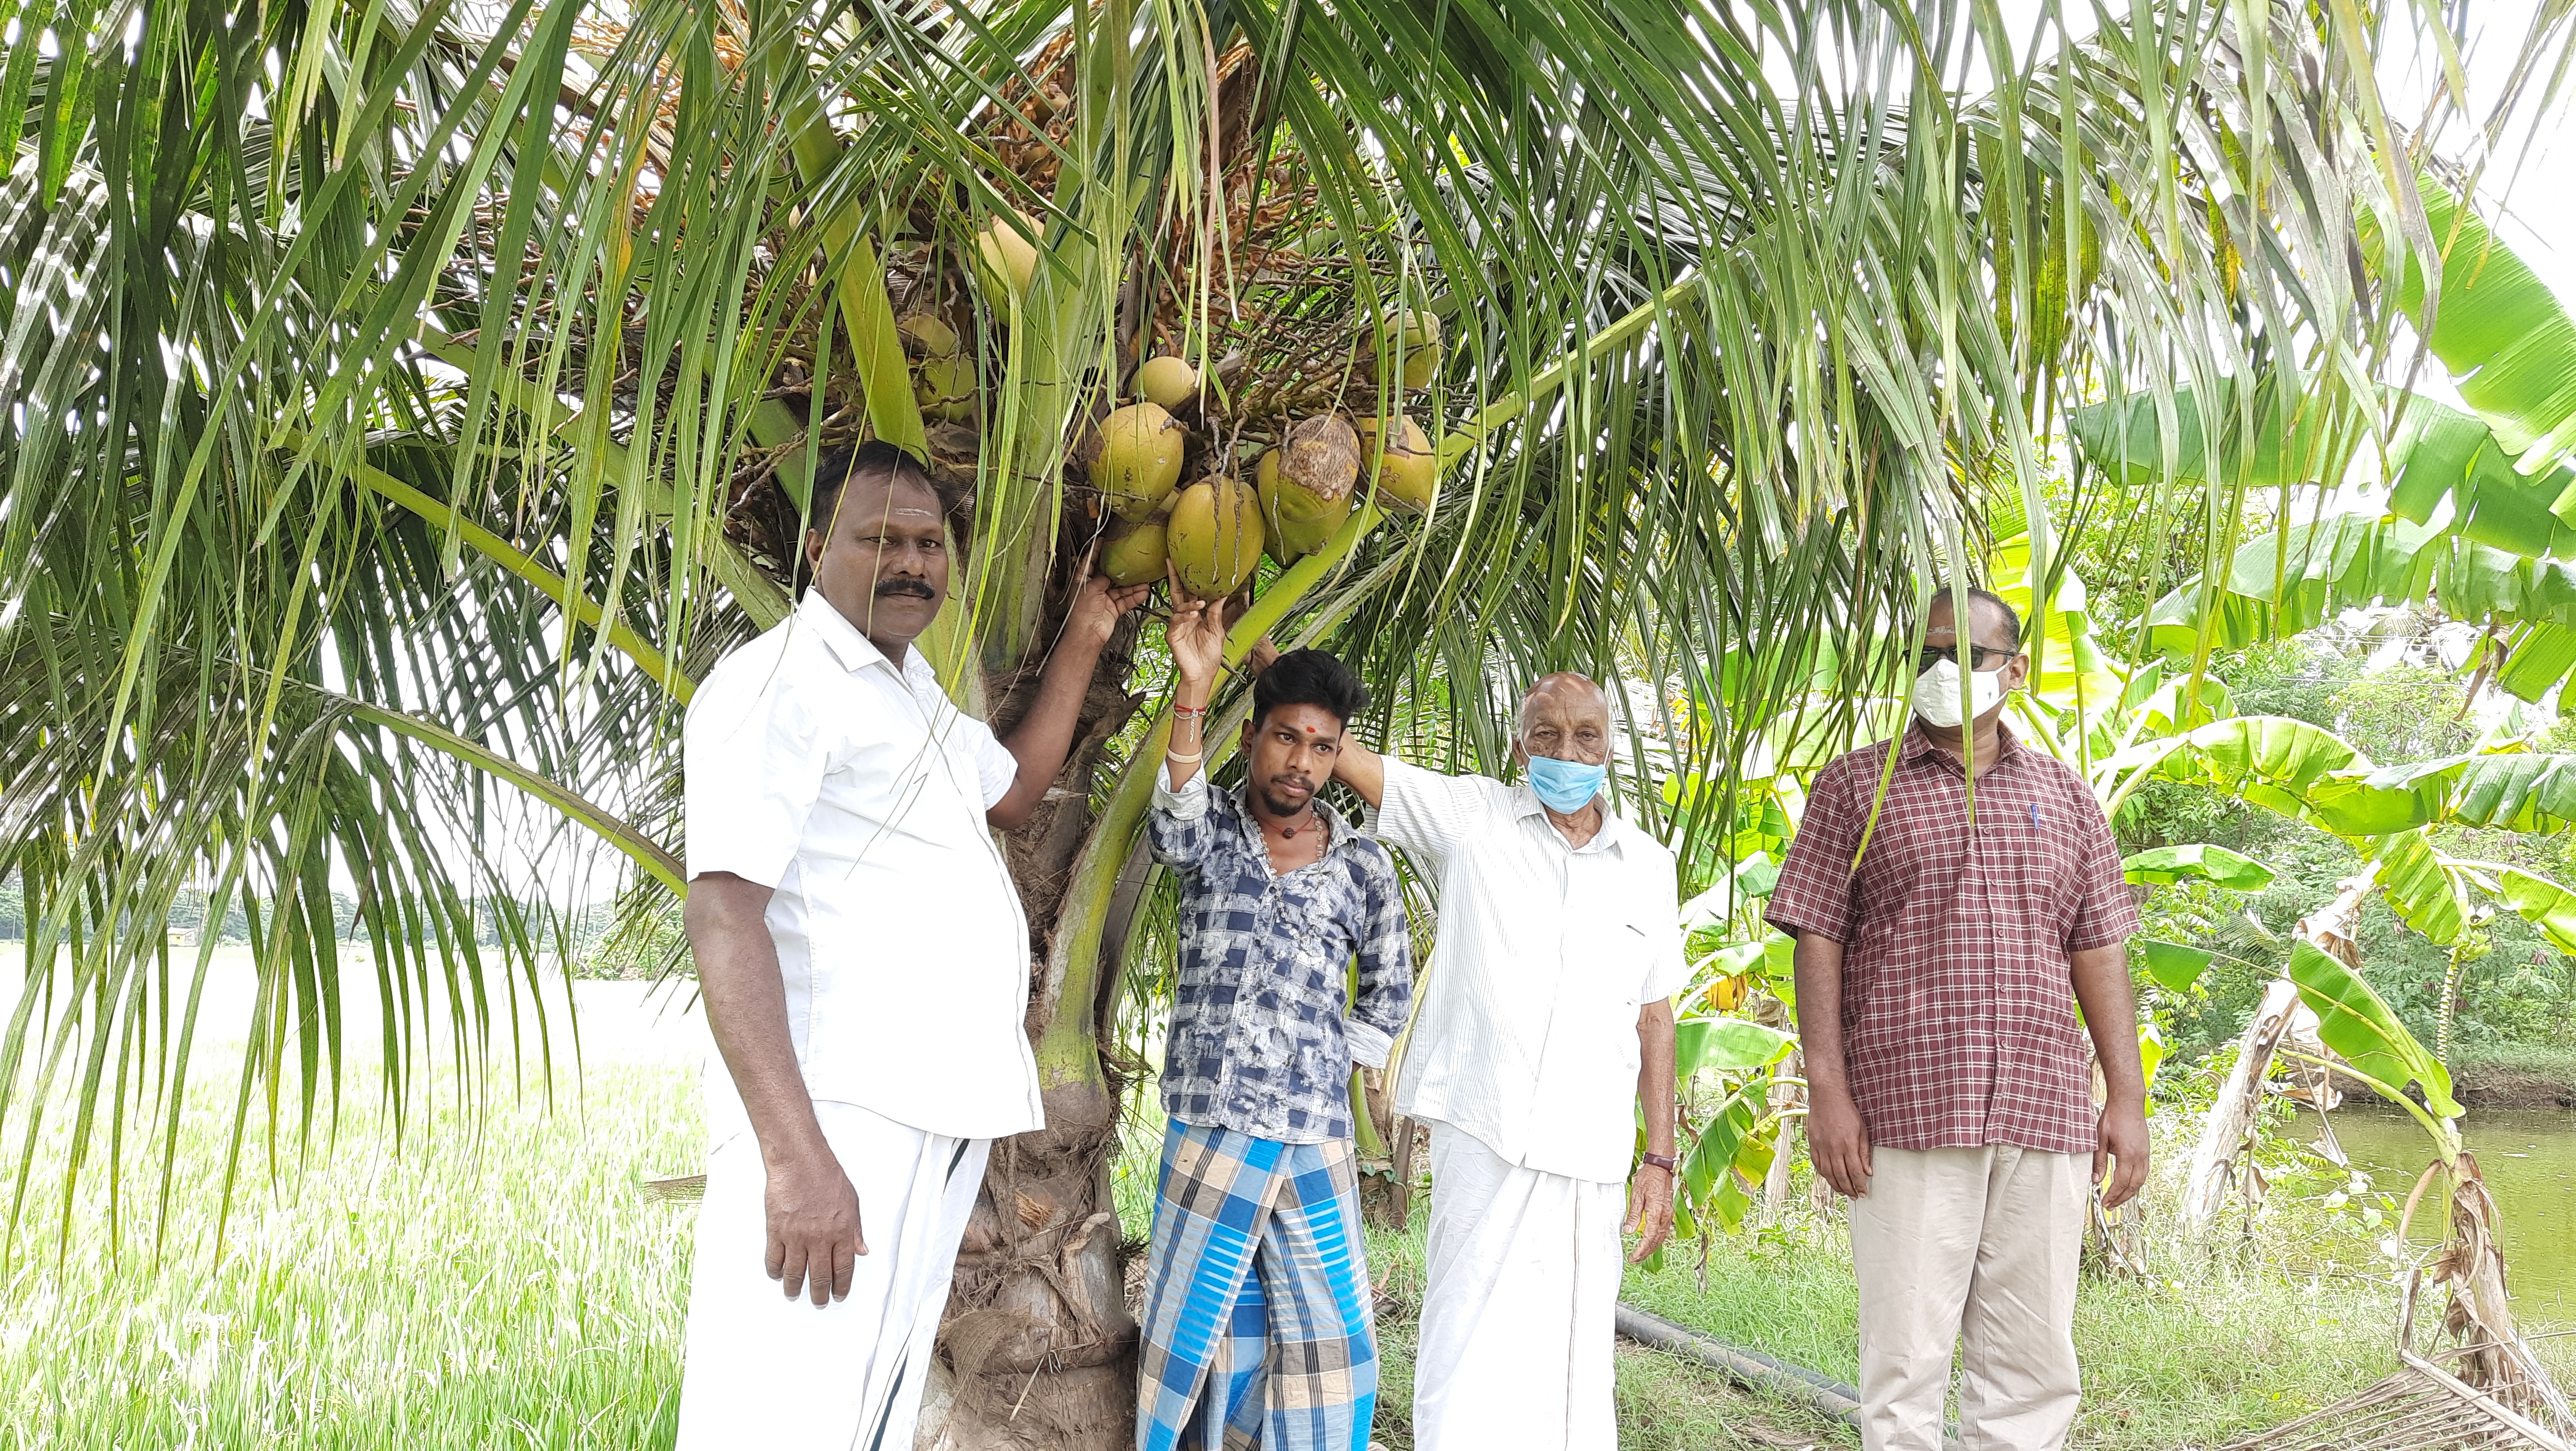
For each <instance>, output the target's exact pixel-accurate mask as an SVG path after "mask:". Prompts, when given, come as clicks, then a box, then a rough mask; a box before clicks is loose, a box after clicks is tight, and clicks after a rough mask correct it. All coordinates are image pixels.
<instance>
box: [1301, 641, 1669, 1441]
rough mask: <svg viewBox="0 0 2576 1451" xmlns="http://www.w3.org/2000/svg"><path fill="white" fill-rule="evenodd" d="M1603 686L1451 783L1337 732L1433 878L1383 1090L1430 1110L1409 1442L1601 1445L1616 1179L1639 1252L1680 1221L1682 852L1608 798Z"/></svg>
mask: <svg viewBox="0 0 2576 1451" xmlns="http://www.w3.org/2000/svg"><path fill="white" fill-rule="evenodd" d="M1610 731H1611V726H1610V702H1609V699H1608V697H1607V696H1605V695H1604V694H1603V693H1602V690H1601V687H1600V686H1598V685H1596V684H1594V683H1593V682H1592V681H1591V680H1588V679H1586V678H1585V677H1583V676H1581V675H1574V674H1559V675H1550V676H1546V677H1544V678H1542V679H1541V680H1539V681H1538V683H1537V684H1535V685H1533V686H1531V687H1530V690H1529V693H1528V694H1527V695H1526V696H1525V697H1523V699H1522V701H1521V706H1520V721H1519V729H1518V730H1517V731H1516V732H1515V734H1514V737H1513V743H1512V759H1513V761H1514V762H1515V763H1516V764H1518V765H1519V766H1521V767H1522V770H1523V773H1524V778H1525V779H1523V780H1522V782H1521V783H1520V784H1518V785H1513V786H1506V785H1504V784H1503V783H1502V782H1500V781H1496V780H1493V779H1490V778H1488V777H1483V776H1446V775H1441V774H1439V773H1437V772H1433V771H1428V770H1424V769H1422V768H1421V767H1419V766H1413V765H1408V764H1406V763H1405V762H1402V761H1398V760H1395V759H1392V758H1390V757H1386V756H1381V755H1378V754H1376V753H1374V752H1372V751H1369V750H1368V749H1366V748H1365V747H1363V746H1361V745H1360V744H1359V743H1358V742H1356V741H1345V742H1344V744H1343V746H1342V749H1341V752H1340V754H1339V756H1338V757H1337V759H1336V761H1335V774H1336V775H1337V777H1338V778H1339V779H1340V780H1342V781H1343V782H1345V783H1347V784H1348V785H1349V786H1350V787H1351V788H1352V789H1353V790H1355V791H1357V792H1358V793H1359V795H1360V797H1361V799H1363V800H1365V801H1367V802H1368V803H1369V805H1371V806H1373V807H1375V808H1377V831H1378V835H1379V837H1380V839H1381V840H1384V841H1386V842H1388V843H1390V844H1392V845H1395V846H1399V847H1402V848H1403V849H1404V850H1405V852H1406V853H1407V854H1408V855H1410V856H1411V858H1412V859H1413V861H1414V863H1415V864H1416V865H1417V866H1418V867H1419V868H1420V869H1421V870H1422V873H1423V875H1424V876H1426V877H1428V878H1429V879H1430V880H1431V881H1432V882H1434V883H1435V884H1436V886H1437V888H1438V893H1439V910H1440V932H1439V939H1438V943H1437V945H1436V946H1435V947H1434V949H1433V951H1432V958H1431V965H1430V968H1429V970H1428V972H1427V973H1426V975H1425V987H1424V989H1423V1001H1422V1011H1421V1013H1420V1015H1419V1016H1418V1018H1417V1019H1416V1021H1415V1023H1414V1028H1413V1037H1412V1041H1411V1046H1410V1047H1409V1048H1408V1049H1407V1050H1406V1056H1405V1061H1404V1066H1403V1070H1402V1073H1401V1076H1400V1080H1399V1083H1398V1086H1397V1090H1396V1107H1397V1109H1398V1110H1399V1111H1400V1112H1403V1113H1406V1114H1409V1115H1411V1116H1412V1117H1414V1118H1415V1119H1418V1120H1420V1121H1422V1122H1424V1123H1426V1124H1429V1125H1430V1126H1431V1234H1430V1245H1429V1261H1430V1263H1429V1266H1428V1271H1429V1273H1428V1276H1427V1283H1426V1284H1425V1286H1424V1288H1423V1295H1422V1326H1421V1340H1420V1343H1419V1346H1418V1348H1417V1350H1416V1353H1415V1360H1414V1382H1413V1384H1414V1391H1413V1437H1414V1445H1415V1446H1417V1447H1419V1448H1421V1451H1488V1448H1492V1447H1497V1446H1509V1447H1512V1448H1514V1451H1611V1448H1613V1447H1614V1446H1615V1445H1616V1444H1617V1435H1618V1433H1617V1427H1616V1423H1615V1420H1614V1416H1613V1410H1612V1404H1611V1384H1612V1367H1611V1345H1612V1338H1613V1333H1614V1332H1613V1324H1612V1322H1613V1316H1614V1314H1615V1312H1616V1309H1617V1304H1618V1296H1619V1278H1620V1270H1621V1266H1620V1255H1619V1244H1620V1241H1619V1236H1620V1232H1621V1219H1622V1216H1621V1213H1620V1209H1621V1198H1622V1193H1621V1185H1622V1182H1623V1181H1629V1180H1630V1178H1631V1176H1630V1153H1631V1150H1632V1148H1633V1147H1634V1144H1635V1138H1636V1121H1637V1109H1638V1105H1639V1104H1640V1103H1641V1102H1642V1103H1643V1105H1644V1108H1645V1125H1646V1149H1647V1152H1646V1155H1645V1162H1644V1163H1643V1164H1642V1165H1640V1166H1638V1168H1637V1169H1636V1172H1635V1175H1634V1179H1633V1182H1632V1183H1630V1184H1629V1187H1628V1190H1627V1193H1626V1206H1627V1214H1626V1216H1625V1218H1626V1227H1627V1228H1629V1229H1631V1230H1634V1231H1635V1232H1636V1233H1638V1234H1639V1236H1640V1239H1639V1242H1638V1244H1637V1247H1636V1251H1635V1253H1634V1254H1633V1255H1632V1256H1630V1258H1631V1260H1642V1259H1644V1258H1646V1257H1647V1256H1648V1255H1651V1254H1653V1253H1654V1252H1655V1251H1656V1250H1657V1249H1658V1248H1660V1247H1661V1246H1662V1244H1663V1242H1664V1239H1665V1236H1667V1235H1668V1234H1669V1233H1671V1230H1672V1214H1673V1184H1672V1174H1673V1170H1674V1167H1675V1166H1674V1162H1673V1111H1674V1082H1673V1010H1672V1002H1671V997H1672V995H1673V994H1674V993H1676V992H1679V991H1680V990H1681V989H1682V988H1683V987H1684V986H1685V985H1687V984H1688V982H1689V980H1690V970H1689V968H1688V967H1687V966H1686V965H1685V963H1684V961H1683V956H1682V940H1681V926H1680V907H1679V901H1678V891H1679V879H1678V876H1677V874H1676V872H1675V869H1674V861H1673V854H1672V853H1671V852H1670V851H1668V850H1666V849H1665V848H1664V846H1663V844H1662V843H1660V842H1658V841H1656V840H1655V839H1654V838H1652V837H1650V836H1648V835H1647V834H1646V833H1645V832H1643V831H1641V830H1639V829H1638V828H1637V827H1635V826H1634V825H1632V824H1630V823H1629V822H1626V821H1623V820H1621V819H1620V818H1619V816H1618V815H1617V814H1615V813H1614V812H1612V811H1611V810H1610V800H1609V793H1608V790H1607V785H1608V774H1609V762H1610V745H1611V734H1610Z"/></svg>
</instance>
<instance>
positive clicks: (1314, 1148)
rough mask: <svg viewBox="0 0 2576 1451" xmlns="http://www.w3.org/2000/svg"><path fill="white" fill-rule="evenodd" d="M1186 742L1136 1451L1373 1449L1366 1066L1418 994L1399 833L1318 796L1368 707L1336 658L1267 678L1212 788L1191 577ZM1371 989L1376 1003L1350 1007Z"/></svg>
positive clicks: (1281, 665)
mask: <svg viewBox="0 0 2576 1451" xmlns="http://www.w3.org/2000/svg"><path fill="white" fill-rule="evenodd" d="M1172 598H1173V609H1172V618H1171V624H1170V627H1169V639H1170V642H1171V649H1172V663H1173V665H1174V667H1175V672H1176V673H1177V675H1178V676H1179V679H1178V681H1177V683H1176V685H1175V687H1174V691H1173V700H1174V707H1175V709H1174V721H1173V726H1172V738H1171V747H1170V753H1169V755H1168V757H1167V759H1166V761H1165V763H1164V769H1163V771H1161V772H1160V773H1158V774H1157V776H1156V779H1155V789H1154V807H1153V814H1152V816H1151V817H1150V819H1149V821H1148V824H1147V829H1148V832H1149V834H1150V838H1151V841H1152V844H1153V850H1154V856H1155V859H1156V860H1158V861H1160V862H1162V863H1163V865H1165V866H1166V867H1169V868H1171V869H1172V871H1173V872H1174V874H1176V875H1177V876H1178V877H1179V878H1180V883H1181V963H1180V985H1179V990H1178V992H1177V993H1176V994H1175V998H1174V1003H1173V1008H1172V1037H1171V1045H1170V1048H1169V1049H1168V1050H1167V1052H1166V1053H1165V1055H1164V1064H1163V1108H1164V1110H1165V1112H1167V1113H1168V1114H1169V1115H1170V1116H1171V1123H1170V1126H1169V1128H1168V1129H1167V1130H1166V1131H1165V1134H1164V1138H1163V1163H1162V1177H1161V1182H1160V1184H1159V1185H1158V1187H1157V1191H1156V1198H1155V1205H1154V1230H1153V1248H1152V1251H1151V1256H1150V1259H1149V1261H1148V1267H1147V1276H1146V1281H1145V1314H1144V1325H1143V1341H1144V1344H1143V1365H1142V1368H1141V1369H1142V1374H1141V1375H1140V1376H1139V1379H1138V1386H1137V1408H1136V1445H1137V1447H1138V1451H1175V1448H1191V1447H1195V1448H1205V1451H1232V1448H1241V1447H1247V1446H1259V1447H1262V1448H1264V1451H1327V1448H1329V1451H1366V1448H1367V1446H1368V1444H1369V1442H1368V1433H1369V1422H1370V1419H1371V1417H1372V1415H1373V1414H1374V1412H1375V1409H1376V1404H1377V1369H1378V1368H1377V1348H1376V1345H1375V1342H1374V1340H1373V1338H1372V1335H1371V1327H1370V1303H1369V1302H1370V1287H1369V1279H1368V1267H1367V1264H1366V1261H1365V1256H1364V1250H1363V1244H1362V1238H1361V1233H1360V1217H1359V1195H1358V1180H1357V1178H1356V1177H1355V1175H1354V1173H1353V1162H1352V1149H1351V1104H1350V1080H1351V1065H1352V1064H1353V1063H1362V1064H1367V1065H1369V1066H1371V1067H1384V1066H1385V1064H1386V1055H1387V1050H1388V1049H1389V1048H1390V1047H1391V1046H1392V1045H1393V1043H1394V1039H1395V1035H1396V1033H1397V1032H1398V1031H1400V1030H1401V1029H1402V1028H1403V1027H1404V1019H1405V1013H1406V1011H1407V1010H1408V1009H1409V1008H1410V1007H1411V1006H1412V1002H1413V972H1412V956H1411V938H1410V936H1409V935H1408V932H1407V928H1406V923H1405V916H1404V900H1403V896H1402V894H1401V893H1400V892H1399V890H1398V889H1397V886H1396V878H1395V864H1394V861H1393V859H1392V858H1390V857H1389V856H1388V855H1387V852H1386V848H1384V847H1382V846H1379V845H1378V844H1377V843H1376V842H1374V841H1370V840H1368V839H1367V838H1365V837H1363V836H1361V835H1360V834H1359V833H1358V832H1357V831H1356V830H1354V829H1353V828H1352V826H1351V824H1350V823H1349V822H1347V821H1345V820H1343V819H1342V818H1341V816H1340V815H1339V814H1337V813H1336V812H1335V811H1334V810H1333V809H1332V808H1331V807H1329V806H1327V805H1325V804H1324V803H1323V802H1321V801H1319V800H1317V799H1316V793H1318V792H1320V791H1321V790H1322V789H1323V787H1324V783H1325V782H1327V781H1329V780H1331V779H1332V776H1333V758H1334V754H1335V752H1336V751H1338V750H1339V749H1340V747H1341V744H1342V731H1343V729H1344V727H1345V726H1347V725H1348V724H1349V722H1350V718H1351V717H1352V716H1353V715H1355V714H1357V713H1358V711H1359V710H1360V708H1361V706H1362V705H1363V704H1364V703H1365V700H1366V696H1365V693H1364V692H1363V691H1362V690H1361V688H1360V683H1359V680H1358V678H1357V677H1355V676H1353V675H1352V674H1351V672H1350V671H1349V669H1348V668H1346V667H1345V666H1343V664H1342V663H1341V662H1340V661H1338V660H1336V659H1334V658H1333V657H1332V656H1330V655H1327V654H1324V653H1323V652H1322V651H1319V650H1297V651H1292V652H1290V653H1288V654H1286V655H1282V656H1280V657H1279V658H1278V659H1277V661H1275V662H1274V663H1272V664H1271V665H1270V667H1269V668H1268V669H1266V670H1264V671H1263V672H1262V673H1261V676H1260V678H1259V680H1258V681H1256V682H1255V684H1254V686H1253V692H1252V719H1251V721H1249V722H1248V723H1247V724H1246V725H1245V726H1244V731H1243V752H1244V757H1245V766H1246V770H1245V781H1244V785H1243V787H1242V789H1241V790H1239V791H1236V792H1231V793H1219V792H1216V791H1212V790H1210V789H1209V787H1208V783H1207V776H1206V774H1205V773H1204V772H1203V771H1202V770H1201V769H1200V767H1201V766H1202V765H1203V764H1204V757H1205V754H1206V744H1205V740H1204V737H1203V735H1202V728H1203V727H1204V726H1205V724H1206V721H1207V705H1208V697H1209V693H1210V692H1211V690H1212V689H1213V688H1214V686H1215V683H1216V674H1217V669H1218V666H1219V663H1220V661H1221V659H1222V656H1223V651H1224V647H1225V622H1224V615H1223V611H1222V610H1221V609H1220V608H1219V607H1218V606H1217V605H1216V604H1215V603H1214V602H1212V601H1200V600H1191V599H1189V598H1187V597H1186V596H1185V595H1184V594H1183V592H1182V590H1181V588H1180V585H1179V582H1178V580H1175V581H1174V582H1173V588H1172ZM1354 980H1355V981H1356V983H1357V985H1358V993H1357V1000H1356V1001H1346V998H1347V997H1348V996H1349V995H1348V992H1347V987H1348V984H1349V983H1350V982H1352V981H1354Z"/></svg>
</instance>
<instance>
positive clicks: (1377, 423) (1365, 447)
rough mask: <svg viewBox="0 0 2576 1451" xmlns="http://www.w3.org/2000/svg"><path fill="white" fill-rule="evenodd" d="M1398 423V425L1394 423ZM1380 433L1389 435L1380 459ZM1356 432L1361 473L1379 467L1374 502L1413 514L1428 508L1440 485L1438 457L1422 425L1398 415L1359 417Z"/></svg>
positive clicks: (1363, 474)
mask: <svg viewBox="0 0 2576 1451" xmlns="http://www.w3.org/2000/svg"><path fill="white" fill-rule="evenodd" d="M1399 424H1400V425H1401V427H1400V428H1399V427H1396V426H1395V425H1399ZM1381 433H1387V434H1389V435H1390V436H1389V437H1387V439H1386V444H1385V449H1386V453H1385V457H1384V459H1383V461H1381V460H1380V459H1379V454H1378V448H1379V444H1378V438H1379V435H1380V434H1381ZM1359 435H1360V468H1361V474H1362V476H1363V477H1365V476H1366V474H1367V472H1368V470H1369V469H1370V468H1372V467H1374V468H1377V469H1378V470H1379V473H1378V481H1377V497H1378V502H1379V503H1381V504H1383V505H1385V506H1386V507H1387V508H1390V509H1403V510H1406V511H1408V512H1410V513H1415V514H1419V513H1421V512H1423V511H1424V510H1426V509H1429V508H1430V507H1431V498H1432V495H1433V494H1434V493H1435V492H1436V491H1437V490H1438V489H1439V487H1440V460H1439V458H1438V456H1437V455H1435V454H1433V453H1432V451H1431V440H1430V439H1429V438H1428V437H1426V436H1425V435H1424V434H1423V432H1422V425H1420V424H1418V423H1416V422H1414V421H1413V420H1412V419H1410V418H1405V417H1403V416H1401V415H1398V416H1397V417H1396V418H1395V419H1393V420H1391V421H1390V420H1381V419H1375V418H1370V419H1363V420H1361V422H1360V426H1359Z"/></svg>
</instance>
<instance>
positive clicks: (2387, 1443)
mask: <svg viewBox="0 0 2576 1451" xmlns="http://www.w3.org/2000/svg"><path fill="white" fill-rule="evenodd" d="M2436 1278H2439V1276H2438V1275H2437V1276H2436ZM2423 1279H2424V1272H2423V1271H2421V1270H2417V1271H2416V1272H2415V1273H2413V1274H2412V1275H2410V1276H2408V1277H2407V1281H2406V1294H2405V1297H2404V1299H2403V1301H2402V1302H2401V1308H2400V1310H2399V1312H2398V1320H2397V1359H2398V1366H2397V1368H2396V1369H2395V1370H2393V1371H2390V1372H2389V1373H2388V1374H2386V1375H2384V1376H2381V1377H2380V1378H2379V1379H2377V1380H2375V1381H2372V1382H2371V1383H2370V1384H2369V1385H2366V1386H2364V1387H2362V1388H2361V1389H2360V1390H2357V1391H2355V1392H2353V1393H2352V1394H2351V1395H2348V1396H2345V1397H2344V1398H2343V1399H2341V1400H2339V1401H2336V1402H2334V1403H2333V1404H2332V1405H2329V1406H2325V1407H2323V1408H2321V1409H2319V1410H2316V1411H2314V1412H2311V1413H2309V1414H2308V1415H2305V1416H2301V1417H2300V1418H2299V1419H2297V1420H2295V1421H2292V1422H2290V1423H2289V1424H2288V1425H2286V1426H2276V1427H2274V1428H2272V1429H2271V1430H2269V1431H2265V1432H2263V1433H2262V1434H2260V1435H2257V1436H2253V1437H2249V1438H2247V1439H2245V1440H2242V1441H2236V1442H2232V1443H2230V1444H2229V1446H2228V1447H2227V1448H2226V1451H2452V1448H2463V1451H2465V1448H2472V1447H2511V1448H2516V1451H2530V1448H2537V1451H2570V1445H2569V1441H2568V1435H2567V1433H2568V1431H2569V1430H2570V1429H2571V1428H2570V1427H2569V1426H2568V1425H2567V1423H2566V1416H2565V1413H2564V1411H2563V1409H2561V1404H2562V1403H2559V1402H2557V1398H2556V1394H2555V1391H2554V1390H2552V1391H2551V1392H2550V1393H2549V1394H2548V1395H2547V1396H2539V1397H2531V1396H2517V1397H2515V1399H2516V1400H2519V1401H2521V1402H2523V1404H2522V1407H2521V1409H2516V1407H2515V1406H2513V1405H2508V1404H2507V1403H2506V1402H2505V1401H2504V1400H2503V1399H2499V1397H2498V1396H2497V1395H2496V1394H2494V1393H2491V1392H2489V1391H2486V1390H2481V1389H2479V1388H2478V1387H2476V1386H2473V1385H2470V1384H2469V1383H2468V1382H2466V1381H2464V1380H2462V1379H2460V1378H2459V1377H2458V1376H2456V1375H2453V1374H2452V1373H2450V1372H2449V1371H2447V1370H2444V1369H2443V1368H2442V1367H2441V1366H2440V1365H2438V1364H2436V1363H2435V1362H2434V1360H2433V1359H2432V1358H2429V1357H2426V1356H2424V1355H2420V1354H2418V1353H2417V1352H2416V1350H2415V1346H2414V1338H2415V1294H2416V1291H2417V1290H2418V1289H2419V1288H2421V1286H2422V1284H2423ZM2505 1348H2506V1347H2501V1346H2497V1345H2492V1344H2471V1345H2464V1346H2459V1347H2457V1348H2454V1349H2451V1350H2447V1351H2442V1352H2438V1354H2439V1355H2441V1356H2443V1357H2449V1356H2468V1357H2471V1358H2472V1360H2473V1361H2474V1360H2475V1359H2477V1358H2478V1357H2480V1356H2488V1357H2492V1356H2493V1355H2494V1354H2495V1353H2496V1352H2498V1351H2499V1350H2502V1349H2505ZM2513 1348H2515V1349H2519V1342H2518V1341H2517V1343H2516V1345H2515V1347H2513ZM2522 1358H2524V1359H2527V1358H2528V1357H2527V1355H2526V1356H2524V1357H2522ZM2534 1415H2537V1416H2539V1417H2541V1418H2543V1419H2545V1420H2548V1421H2552V1422H2555V1423H2556V1425H2555V1426H2554V1427H2553V1426H2550V1425H2544V1424H2542V1423H2541V1421H2540V1420H2535V1419H2533V1416H2534Z"/></svg>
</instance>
